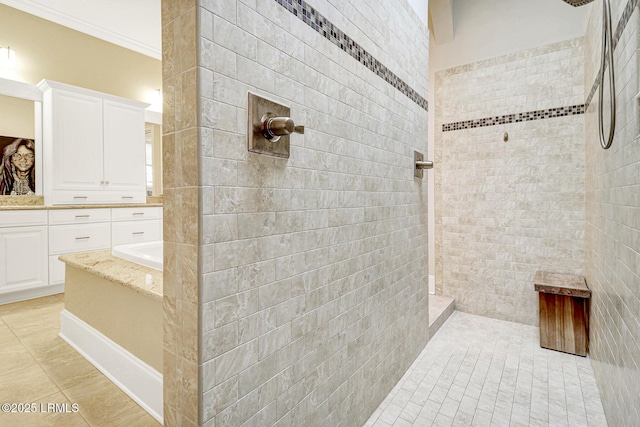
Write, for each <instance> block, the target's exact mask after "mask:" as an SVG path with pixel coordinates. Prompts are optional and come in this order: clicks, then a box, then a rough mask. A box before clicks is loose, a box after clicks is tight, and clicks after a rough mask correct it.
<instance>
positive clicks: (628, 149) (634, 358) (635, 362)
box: [585, 0, 640, 426]
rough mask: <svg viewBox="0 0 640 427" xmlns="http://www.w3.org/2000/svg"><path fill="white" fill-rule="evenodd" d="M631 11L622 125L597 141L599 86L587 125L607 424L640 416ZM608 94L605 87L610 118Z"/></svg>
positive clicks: (617, 12) (589, 237)
mask: <svg viewBox="0 0 640 427" xmlns="http://www.w3.org/2000/svg"><path fill="white" fill-rule="evenodd" d="M601 3H602V2H601V1H598V2H596V3H594V7H593V9H592V14H591V16H590V21H589V27H588V31H587V36H586V44H585V65H586V69H585V89H586V92H588V91H589V90H590V89H591V88H592V87H593V84H594V81H595V80H596V74H597V71H598V69H599V65H600V38H601V31H602V30H601V26H602V24H601V22H602V21H601V10H602V4H601ZM611 6H612V17H613V28H614V29H615V28H617V27H618V25H617V24H618V22H619V21H620V19H621V16H622V15H623V11H624V8H625V7H626V6H627V1H622V0H612V2H611ZM631 11H632V12H633V13H632V14H631V17H630V20H629V22H628V24H627V25H626V27H625V29H624V31H623V32H622V35H621V37H620V41H619V42H618V44H617V47H616V49H615V60H614V62H615V67H616V68H615V71H616V87H617V91H616V98H617V114H616V117H617V124H616V136H615V138H614V140H613V144H612V145H611V148H610V149H609V150H603V149H601V148H600V142H599V137H598V113H597V111H598V95H597V93H596V95H595V96H594V98H593V100H592V102H591V105H590V106H589V109H588V110H587V116H586V124H587V126H586V132H585V151H586V162H585V187H586V223H587V224H586V236H585V238H586V239H585V241H586V244H585V275H586V279H587V284H588V286H589V288H590V289H591V291H592V297H591V324H590V340H591V342H590V349H589V352H590V358H591V364H592V366H593V370H594V373H595V376H596V381H597V383H598V389H599V390H600V395H601V397H602V403H603V406H604V410H605V414H606V416H607V421H608V423H609V425H610V426H631V425H637V424H638V420H640V368H639V367H640V351H639V349H640V136H639V135H640V124H639V121H640V116H639V115H638V99H637V98H636V96H637V93H638V92H639V91H640V84H639V77H638V76H640V70H639V68H638V67H639V65H638V64H639V63H638V58H639V56H638V55H639V54H638V52H639V51H638V48H639V47H640V46H639V44H638V43H639V39H638V30H639V29H640V12H639V10H638V7H637V6H636V7H635V8H634V9H632V10H631ZM605 78H606V77H605ZM606 81H607V80H605V82H606ZM605 87H608V83H606V86H605ZM608 100H609V96H608V89H607V90H606V93H605V104H606V105H605V109H604V111H605V117H606V118H607V119H606V123H608V117H609V102H608ZM606 123H605V132H606V131H607V125H606ZM587 410H588V408H587Z"/></svg>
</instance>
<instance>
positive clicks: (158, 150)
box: [145, 123, 163, 196]
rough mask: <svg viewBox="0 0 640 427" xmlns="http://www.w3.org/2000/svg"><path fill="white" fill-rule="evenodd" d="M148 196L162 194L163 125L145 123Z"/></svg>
mask: <svg viewBox="0 0 640 427" xmlns="http://www.w3.org/2000/svg"><path fill="white" fill-rule="evenodd" d="M145 146H146V178H147V196H162V192H163V190H162V126H160V125H159V124H156V123H145Z"/></svg>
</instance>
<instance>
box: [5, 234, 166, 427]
mask: <svg viewBox="0 0 640 427" xmlns="http://www.w3.org/2000/svg"><path fill="white" fill-rule="evenodd" d="M126 246H132V247H133V248H131V247H129V248H126V247H125V248H124V253H128V252H134V253H135V252H136V250H137V251H138V252H140V250H141V248H140V246H141V245H140V244H135V245H126ZM144 246H145V247H146V249H147V250H146V253H145V255H140V256H141V257H142V258H143V259H144V261H145V262H146V263H149V259H148V258H154V257H153V256H151V253H150V252H153V251H152V250H150V248H154V247H155V258H156V266H157V267H158V268H162V255H161V253H162V242H155V245H153V244H144ZM136 247H137V248H136ZM120 251H122V248H120V249H118V251H117V252H120ZM126 256H128V255H126ZM59 259H60V260H61V261H62V262H64V263H65V285H64V286H65V290H64V300H65V301H64V304H65V308H64V310H62V313H60V333H59V336H60V338H62V339H63V340H64V341H66V342H67V343H68V344H69V345H70V346H71V347H73V348H74V349H75V350H77V351H78V353H80V354H81V355H82V356H83V357H84V358H85V359H87V360H88V361H89V362H90V363H91V364H93V365H94V366H95V367H96V368H98V369H99V370H100V371H101V372H102V373H103V374H105V375H106V376H107V378H109V379H110V380H111V381H113V383H114V384H115V385H116V386H118V387H119V388H120V389H121V390H122V391H124V392H125V393H126V394H127V395H129V397H131V398H132V399H133V400H134V401H135V402H137V403H138V404H139V405H140V406H141V407H142V408H143V409H145V410H146V411H147V412H148V413H149V414H150V415H151V416H152V417H154V418H155V419H156V420H157V421H158V422H159V423H162V420H163V391H162V389H163V380H162V369H163V342H162V341H163V330H162V318H163V310H162V298H163V297H162V294H163V289H162V272H161V271H157V270H155V269H151V268H144V267H142V266H140V265H137V264H132V263H131V262H125V261H123V260H121V259H119V258H117V257H114V256H113V255H112V253H111V251H110V250H102V251H92V252H84V253H83V252H80V253H72V254H64V255H60V257H59ZM158 264H160V265H158ZM154 268H155V267H154ZM0 424H1V423H0Z"/></svg>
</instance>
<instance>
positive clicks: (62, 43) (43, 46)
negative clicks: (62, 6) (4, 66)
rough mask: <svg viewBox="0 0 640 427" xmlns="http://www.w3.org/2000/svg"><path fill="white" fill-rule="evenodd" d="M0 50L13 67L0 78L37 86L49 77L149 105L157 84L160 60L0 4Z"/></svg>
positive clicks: (158, 81) (160, 77)
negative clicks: (11, 56)
mask: <svg viewBox="0 0 640 427" xmlns="http://www.w3.org/2000/svg"><path fill="white" fill-rule="evenodd" d="M0 28H2V32H1V33H0V46H5V47H6V46H11V48H12V49H13V50H15V52H16V62H17V64H16V67H15V68H14V69H12V70H11V71H10V72H11V73H13V76H14V77H13V78H12V77H11V76H10V75H7V74H4V75H3V73H7V72H8V71H7V70H2V71H0V77H5V78H12V79H13V80H19V81H22V82H25V83H31V84H36V83H38V82H39V81H40V80H42V79H50V80H55V81H59V82H62V83H67V84H71V85H75V86H80V87H84V88H87V89H93V90H97V91H100V92H105V93H110V94H113V95H118V96H122V97H125V98H131V99H136V100H139V101H142V102H148V101H149V100H148V99H147V93H148V92H150V91H153V90H156V89H159V88H160V87H161V84H162V69H161V61H158V60H157V59H153V58H150V57H148V56H145V55H142V54H139V53H136V52H134V51H131V50H129V49H125V48H123V47H120V46H116V45H114V44H111V43H108V42H105V41H103V40H100V39H97V38H95V37H91V36H88V35H86V34H83V33H80V32H78V31H75V30H71V29H69V28H66V27H63V26H61V25H58V24H55V23H53V22H50V21H47V20H44V19H42V18H38V17H36V16H33V15H30V14H28V13H25V12H22V11H19V10H17V9H13V8H11V7H9V6H6V5H2V4H0Z"/></svg>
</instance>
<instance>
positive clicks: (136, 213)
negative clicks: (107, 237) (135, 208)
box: [131, 212, 144, 216]
mask: <svg viewBox="0 0 640 427" xmlns="http://www.w3.org/2000/svg"><path fill="white" fill-rule="evenodd" d="M131 215H134V216H135V215H144V212H133V213H132V214H131Z"/></svg>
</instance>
